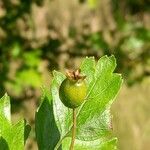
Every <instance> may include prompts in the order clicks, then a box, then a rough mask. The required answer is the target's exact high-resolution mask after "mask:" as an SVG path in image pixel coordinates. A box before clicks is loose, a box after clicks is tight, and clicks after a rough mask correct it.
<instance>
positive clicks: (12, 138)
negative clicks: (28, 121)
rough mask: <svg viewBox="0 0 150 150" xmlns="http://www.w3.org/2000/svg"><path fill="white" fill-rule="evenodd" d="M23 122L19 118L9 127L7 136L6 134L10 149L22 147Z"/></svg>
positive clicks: (14, 149)
mask: <svg viewBox="0 0 150 150" xmlns="http://www.w3.org/2000/svg"><path fill="white" fill-rule="evenodd" d="M24 124H25V122H24V120H20V121H19V122H18V123H17V124H15V125H13V126H12V128H11V129H10V131H9V137H8V136H7V142H8V145H9V149H10V150H16V149H17V150H23V149H24V126H25V125H24Z"/></svg>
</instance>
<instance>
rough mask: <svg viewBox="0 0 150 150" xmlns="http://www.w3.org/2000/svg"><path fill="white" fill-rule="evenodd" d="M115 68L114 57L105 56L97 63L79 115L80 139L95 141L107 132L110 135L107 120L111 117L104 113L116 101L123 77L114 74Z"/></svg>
mask: <svg viewBox="0 0 150 150" xmlns="http://www.w3.org/2000/svg"><path fill="white" fill-rule="evenodd" d="M115 67H116V61H115V58H114V56H111V57H107V56H104V57H102V58H101V59H99V61H98V62H97V65H96V67H95V74H94V78H93V80H92V81H91V83H90V85H89V87H88V94H87V97H86V101H85V102H84V104H83V105H82V106H81V107H80V110H79V111H78V114H77V116H78V122H77V131H78V135H77V137H78V138H79V139H84V140H93V139H97V138H100V137H101V136H102V135H105V132H106V134H107V133H108V130H109V126H110V121H109V119H107V118H109V116H108V114H103V113H104V111H105V110H106V109H108V108H109V107H110V105H111V104H112V102H113V101H114V98H115V96H116V94H117V93H118V91H119V89H120V86H121V83H122V79H121V76H120V75H119V74H113V71H114V69H115ZM105 115H107V117H106V116H105ZM103 118H105V119H103ZM103 123H104V126H103ZM105 123H106V124H105ZM101 127H102V128H101ZM101 130H103V132H101Z"/></svg>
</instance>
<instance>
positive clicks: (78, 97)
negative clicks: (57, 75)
mask: <svg viewBox="0 0 150 150" xmlns="http://www.w3.org/2000/svg"><path fill="white" fill-rule="evenodd" d="M66 76H67V78H66V79H65V80H64V81H63V82H62V84H61V85H60V88H59V96H60V100H61V101H62V103H63V104H64V105H65V106H66V107H69V108H76V107H78V106H80V105H81V104H82V103H83V101H84V99H85V97H86V93H87V85H86V82H85V78H86V76H83V75H81V74H80V70H76V71H70V70H68V71H67V75H66Z"/></svg>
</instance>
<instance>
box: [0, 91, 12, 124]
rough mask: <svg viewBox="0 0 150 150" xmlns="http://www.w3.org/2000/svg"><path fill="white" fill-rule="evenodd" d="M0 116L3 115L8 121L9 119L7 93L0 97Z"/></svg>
mask: <svg viewBox="0 0 150 150" xmlns="http://www.w3.org/2000/svg"><path fill="white" fill-rule="evenodd" d="M0 116H5V118H6V119H7V120H8V121H10V120H11V114H10V98H9V96H8V95H7V94H5V95H4V96H3V97H2V98H1V99H0Z"/></svg>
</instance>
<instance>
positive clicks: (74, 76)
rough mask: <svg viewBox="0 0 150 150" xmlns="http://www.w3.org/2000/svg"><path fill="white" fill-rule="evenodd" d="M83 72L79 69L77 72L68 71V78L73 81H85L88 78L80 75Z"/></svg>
mask: <svg viewBox="0 0 150 150" xmlns="http://www.w3.org/2000/svg"><path fill="white" fill-rule="evenodd" d="M80 72H81V70H80V69H77V70H75V71H74V70H66V76H67V77H68V78H69V79H71V80H75V81H78V80H84V79H85V78H86V76H84V75H81V74H80Z"/></svg>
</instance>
